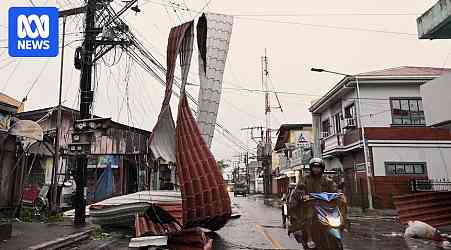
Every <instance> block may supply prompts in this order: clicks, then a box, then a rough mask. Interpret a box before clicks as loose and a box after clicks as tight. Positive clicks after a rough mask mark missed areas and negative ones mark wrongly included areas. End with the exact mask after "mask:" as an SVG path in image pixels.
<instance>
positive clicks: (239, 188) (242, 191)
mask: <svg viewBox="0 0 451 250" xmlns="http://www.w3.org/2000/svg"><path fill="white" fill-rule="evenodd" d="M238 195H242V196H244V197H246V195H247V185H246V184H244V183H235V185H233V196H238Z"/></svg>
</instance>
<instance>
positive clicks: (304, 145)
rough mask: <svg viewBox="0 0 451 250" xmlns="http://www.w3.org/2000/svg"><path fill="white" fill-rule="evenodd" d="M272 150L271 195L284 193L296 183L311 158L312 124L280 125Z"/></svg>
mask: <svg viewBox="0 0 451 250" xmlns="http://www.w3.org/2000/svg"><path fill="white" fill-rule="evenodd" d="M277 135H278V136H277V142H276V145H275V146H274V150H273V162H272V164H273V165H272V167H273V172H275V173H276V175H275V177H274V181H273V193H278V194H281V193H284V192H286V191H287V189H288V184H289V183H297V182H298V180H299V176H300V175H301V174H302V172H303V169H304V167H305V165H306V164H308V161H309V160H310V159H311V157H312V143H313V133H312V124H282V125H281V126H280V128H279V130H278V131H277Z"/></svg>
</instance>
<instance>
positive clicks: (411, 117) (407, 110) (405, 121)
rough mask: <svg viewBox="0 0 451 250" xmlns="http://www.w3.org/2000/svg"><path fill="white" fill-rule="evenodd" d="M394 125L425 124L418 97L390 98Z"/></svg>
mask: <svg viewBox="0 0 451 250" xmlns="http://www.w3.org/2000/svg"><path fill="white" fill-rule="evenodd" d="M390 101H391V107H392V120H393V124H395V125H425V119H424V111H423V104H422V101H421V99H418V98H391V99H390Z"/></svg>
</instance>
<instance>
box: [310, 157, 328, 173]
mask: <svg viewBox="0 0 451 250" xmlns="http://www.w3.org/2000/svg"><path fill="white" fill-rule="evenodd" d="M308 165H309V168H310V170H311V169H312V168H313V166H319V167H320V168H321V170H323V171H324V169H325V168H326V166H325V165H324V161H323V160H322V159H321V158H317V157H316V158H312V159H311V160H310V162H309V164H308Z"/></svg>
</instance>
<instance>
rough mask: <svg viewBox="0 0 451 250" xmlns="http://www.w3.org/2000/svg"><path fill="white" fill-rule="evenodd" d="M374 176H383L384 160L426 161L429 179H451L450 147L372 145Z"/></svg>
mask: <svg viewBox="0 0 451 250" xmlns="http://www.w3.org/2000/svg"><path fill="white" fill-rule="evenodd" d="M372 150H373V161H374V163H373V165H374V174H375V176H385V165H384V163H385V162H386V161H395V162H396V161H399V162H426V168H427V172H428V177H429V178H430V179H443V178H448V179H451V169H450V168H448V167H447V166H451V147H449V146H448V147H442V148H440V147H439V145H430V147H386V146H384V147H372Z"/></svg>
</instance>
